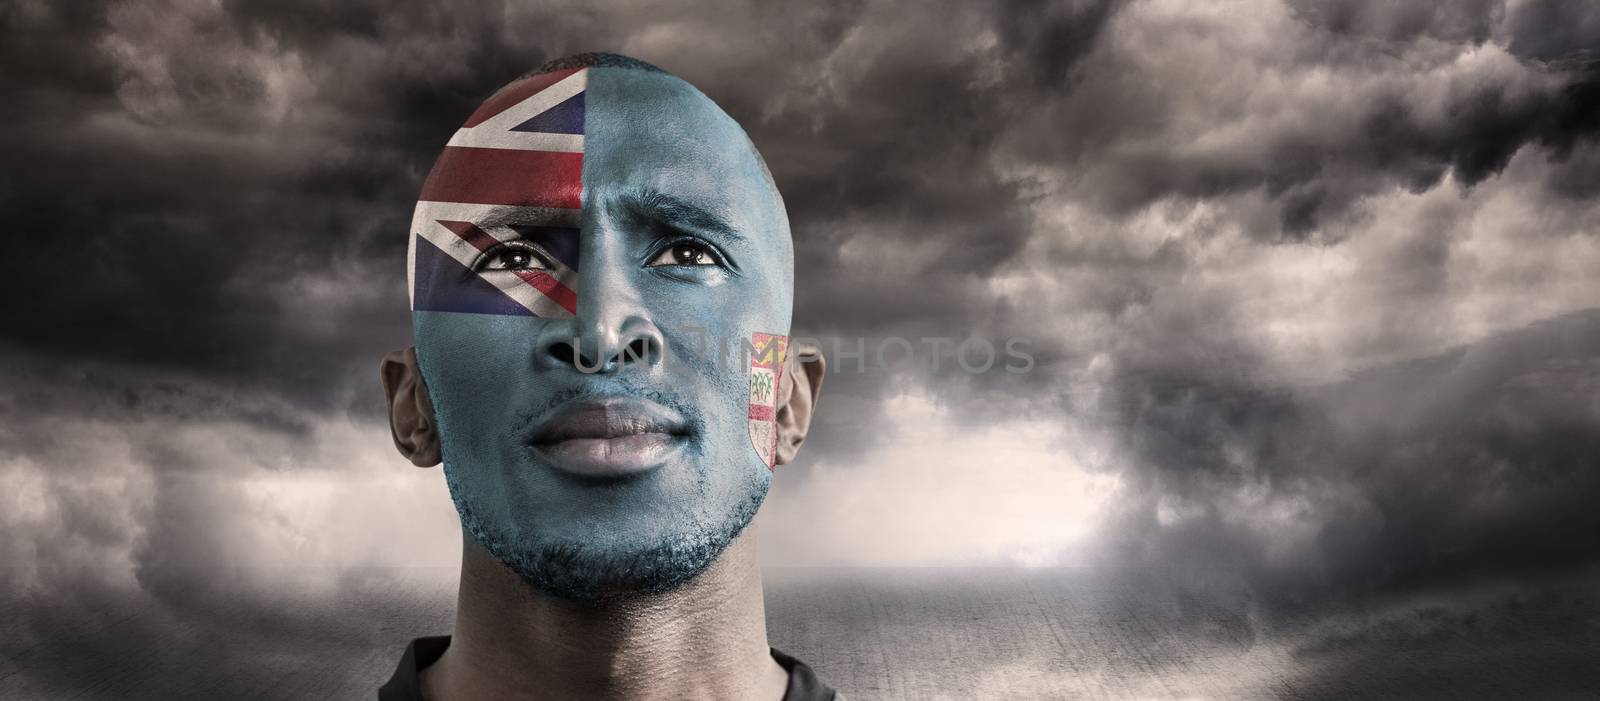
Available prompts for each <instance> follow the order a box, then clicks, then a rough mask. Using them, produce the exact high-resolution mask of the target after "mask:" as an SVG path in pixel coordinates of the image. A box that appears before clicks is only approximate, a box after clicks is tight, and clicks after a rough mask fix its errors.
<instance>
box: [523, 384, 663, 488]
mask: <svg viewBox="0 0 1600 701" xmlns="http://www.w3.org/2000/svg"><path fill="white" fill-rule="evenodd" d="M688 434H689V431H688V423H687V422H686V421H685V420H684V418H683V416H682V415H680V414H679V413H678V412H676V411H673V410H671V409H668V408H667V407H665V406H662V405H660V404H657V403H656V402H652V401H649V400H645V399H638V398H634V397H605V398H600V399H586V400H580V401H574V402H568V403H567V404H563V405H562V406H561V407H560V408H559V409H557V410H556V411H555V412H554V413H552V414H550V415H549V416H548V417H546V418H545V419H544V420H543V421H540V422H539V423H538V424H537V425H536V426H534V428H533V432H532V435H531V438H530V439H529V441H528V445H529V446H530V447H531V448H532V449H533V450H534V452H536V453H538V454H539V455H540V456H542V457H544V458H545V462H547V463H549V464H550V465H551V466H552V467H554V468H555V469H557V470H559V471H561V472H565V473H567V474H570V475H574V476H577V477H583V478H588V479H594V480H615V479H622V478H627V477H632V476H636V475H639V474H642V473H644V472H647V471H649V470H652V469H654V468H656V467H659V466H660V465H662V464H663V463H665V462H666V461H667V460H668V459H669V458H671V457H672V456H673V454H675V453H676V452H677V451H679V450H681V449H682V447H683V444H684V442H685V441H686V440H687V438H688Z"/></svg>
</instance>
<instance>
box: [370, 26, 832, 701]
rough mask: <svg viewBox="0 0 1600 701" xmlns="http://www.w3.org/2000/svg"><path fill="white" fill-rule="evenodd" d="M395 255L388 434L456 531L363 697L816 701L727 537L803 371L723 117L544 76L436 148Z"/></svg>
mask: <svg viewBox="0 0 1600 701" xmlns="http://www.w3.org/2000/svg"><path fill="white" fill-rule="evenodd" d="M409 259H410V260H409V263H410V283H411V295H412V298H411V306H412V310H413V311H412V324H413V330H414V334H415V340H416V346H415V348H413V349H408V350H406V351H398V352H395V353H392V354H390V355H389V356H388V357H387V358H385V359H384V362H383V368H382V373H383V382H384V388H385V390H386V391H387V393H388V397H389V406H390V420H391V426H392V429H393V434H394V442H395V445H396V447H398V448H399V450H400V452H401V454H403V455H405V456H406V457H407V458H408V459H409V460H411V462H412V463H414V464H416V465H418V466H422V467H428V466H432V465H436V464H439V463H440V462H441V461H442V462H443V463H444V471H445V479H446V482H447V483H448V485H449V488H450V494H451V497H452V499H453V501H454V502H455V505H456V510H457V513H458V514H459V515H460V518H461V525H462V530H463V532H464V541H465V545H464V548H463V555H462V565H461V583H460V592H459V596H458V602H457V611H456V623H455V629H454V633H453V635H452V636H444V637H438V638H421V639H418V640H416V641H414V642H413V643H412V644H411V645H410V646H409V647H408V648H407V649H406V651H405V654H404V657H403V659H402V660H401V662H400V665H399V668H398V669H397V670H396V672H395V674H394V677H393V678H392V679H390V680H389V682H388V683H387V684H385V685H384V687H383V688H382V689H381V690H380V692H379V696H380V698H383V699H418V698H426V699H446V700H450V699H494V698H539V699H687V698H695V699H770V700H772V701H777V700H779V699H785V700H787V701H803V700H809V699H831V698H834V697H835V695H834V693H833V692H832V691H831V690H829V689H828V688H827V687H825V686H823V685H822V684H820V683H819V682H818V681H817V680H816V678H815V676H814V675H813V674H812V673H811V671H810V670H809V669H808V668H807V667H806V666H805V665H804V664H801V663H799V662H797V661H795V660H794V659H793V658H791V657H788V656H787V655H784V654H783V653H781V652H779V651H777V650H773V649H771V648H769V647H768V646H767V640H766V623H765V617H764V612H763V606H762V591H761V575H760V570H759V567H758V565H757V558H756V534H755V532H754V529H753V528H746V526H747V525H749V524H750V521H751V519H752V518H753V517H754V516H755V513H756V510H757V509H758V508H759V507H760V505H761V502H762V500H763V499H764V498H765V496H766V492H767V488H768V485H769V484H770V482H771V470H772V468H773V466H775V465H780V464H784V463H786V462H789V461H790V460H792V459H793V458H794V455H795V452H796V451H797V450H798V448H799V446H800V443H801V442H802V441H803V440H804V439H805V435H806V431H807V428H808V427H809V425H810V421H811V413H812V409H813V407H814V406H815V401H816V396H817V392H818V390H819V389H820V387H821V382H822V376H823V363H822V359H821V357H820V356H819V355H817V354H816V353H815V351H814V349H811V348H799V347H797V348H789V343H788V333H789V322H790V310H791V305H792V296H793V290H792V287H793V250H792V244H791V242H790V238H789V226H788V219H787V214H786V213H785V211H784V207H783V201H782V199H781V198H780V197H779V194H778V191H777V188H776V186H775V185H774V184H773V181H772V178H771V175H770V174H769V172H768V171H767V168H766V164H765V163H764V161H763V160H762V158H761V156H760V154H759V153H757V152H756V149H755V147H754V146H753V145H752V144H751V143H750V140H749V138H748V137H747V136H746V135H745V133H744V131H743V130H742V129H741V128H740V127H739V125H738V124H737V123H736V122H734V120H733V119H732V118H730V117H729V116H728V115H727V114H725V113H724V112H723V111H722V110H721V109H720V108H718V107H717V106H716V104H714V103H713V102H712V101H711V100H710V99H709V98H707V97H706V96H705V95H703V94H701V93H700V92H699V91H698V90H696V89H695V88H694V87H693V86H690V85H689V84H688V83H686V82H684V81H683V80H681V79H679V78H677V77H675V76H672V75H670V74H667V73H665V72H663V71H661V70H660V69H658V68H656V67H654V66H651V65H648V64H645V63H643V62H640V61H637V60H634V59H629V58H626V57H623V56H617V55H612V54H583V55H578V56H574V57H569V58H566V59H561V60H558V61H554V62H552V63H549V64H546V65H545V66H543V67H541V68H540V69H538V70H536V71H534V72H533V73H531V74H529V75H527V76H525V77H523V78H521V79H519V80H517V81H514V82H512V83H511V84H509V85H507V86H506V87H504V88H502V89H501V90H500V91H499V92H497V93H495V94H494V95H493V96H491V97H490V98H489V99H488V100H487V101H485V102H484V103H483V105H482V106H481V107H479V109H478V110H477V112H476V113H474V114H473V115H472V117H471V118H470V119H468V120H467V122H466V124H465V125H463V127H462V128H461V129H460V130H458V131H457V132H456V133H455V135H454V136H453V137H452V138H451V140H450V142H449V145H448V146H446V147H445V149H444V152H443V153H442V154H441V155H440V156H439V159H438V160H437V161H436V162H435V164H434V166H433V169H432V171H431V172H430V173H429V175H428V178H427V181H426V183H425V184H424V185H423V190H422V196H421V197H420V198H419V201H418V203H417V208H416V213H415V215H414V217H413V221H412V226H411V249H410V255H409ZM802 356H806V358H807V362H800V358H801V357H802Z"/></svg>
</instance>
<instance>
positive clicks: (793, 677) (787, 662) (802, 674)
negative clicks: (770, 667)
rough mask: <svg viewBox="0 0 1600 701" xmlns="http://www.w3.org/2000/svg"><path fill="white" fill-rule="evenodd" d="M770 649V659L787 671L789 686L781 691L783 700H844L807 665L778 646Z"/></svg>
mask: <svg viewBox="0 0 1600 701" xmlns="http://www.w3.org/2000/svg"><path fill="white" fill-rule="evenodd" d="M771 649H772V659H774V660H777V661H778V666H779V667H782V668H784V670H786V671H788V672H789V688H788V690H786V691H784V692H783V701H844V697H843V696H840V695H839V692H836V691H834V690H833V689H830V688H828V686H827V685H826V684H823V683H822V682H821V681H820V680H818V679H817V674H816V672H813V671H811V667H810V666H809V665H807V664H806V663H804V662H801V661H800V660H797V659H795V658H794V657H792V656H790V655H789V654H788V653H785V652H783V651H782V650H779V649H778V648H771Z"/></svg>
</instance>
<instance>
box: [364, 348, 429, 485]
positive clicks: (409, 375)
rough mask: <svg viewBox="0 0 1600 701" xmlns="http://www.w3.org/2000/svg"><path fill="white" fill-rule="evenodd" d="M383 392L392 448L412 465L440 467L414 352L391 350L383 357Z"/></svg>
mask: <svg viewBox="0 0 1600 701" xmlns="http://www.w3.org/2000/svg"><path fill="white" fill-rule="evenodd" d="M379 371H380V372H382V373H383V391H384V392H385V393H386V394H388V396H389V433H390V434H392V435H393V436H394V447H395V448H397V449H399V451H400V454H401V455H404V456H405V458H406V459H407V460H410V461H411V464H413V465H416V466H417V467H433V466H434V465H437V464H439V461H440V457H439V431H438V428H437V427H438V424H436V423H434V421H433V403H432V402H431V401H429V400H428V388H427V387H426V386H424V385H423V384H422V371H421V370H418V369H417V349H416V348H415V347H412V348H407V349H405V350H397V351H390V352H389V353H388V354H387V355H385V356H383V365H382V367H380V368H379Z"/></svg>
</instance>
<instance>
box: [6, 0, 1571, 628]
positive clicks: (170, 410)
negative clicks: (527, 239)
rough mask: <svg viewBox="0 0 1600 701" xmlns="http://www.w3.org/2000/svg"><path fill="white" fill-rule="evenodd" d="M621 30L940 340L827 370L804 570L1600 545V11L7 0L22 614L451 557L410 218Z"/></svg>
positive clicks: (1317, 588) (1357, 593)
mask: <svg viewBox="0 0 1600 701" xmlns="http://www.w3.org/2000/svg"><path fill="white" fill-rule="evenodd" d="M585 50H607V51H616V52H620V53H625V54H629V55H632V56H636V57H639V58H642V59H645V60H647V61H650V62H652V63H655V64H657V65H660V66H662V67H663V68H665V69H667V70H670V71H672V72H674V73H677V74H678V75H680V76H682V77H684V78H685V79H687V80H689V81H690V82H692V83H694V84H696V85H697V86H699V87H700V88H701V89H702V90H703V91H705V92H706V93H707V94H708V95H710V96H711V97H712V98H713V99H715V100H716V101H717V102H718V103H719V104H721V105H722V106H723V108H724V109H726V110H727V111H728V112H729V113H730V114H732V115H733V116H734V117H735V118H736V119H738V120H739V121H740V122H741V123H742V124H744V126H745V128H746V129H747V130H748V131H749V133H750V135H751V137H752V138H753V139H754V141H755V143H756V144H757V146H758V147H759V148H760V149H761V151H762V152H763V154H764V155H765V156H766V158H767V160H768V162H769V164H770V166H771V169H772V171H773V174H774V176H775V178H776V180H777V182H778V185H779V187H780V189H781V190H782V192H783V194H784V197H785V199H786V202H787V204H788V209H789V212H790V216H791V218H792V225H793V230H794V236H795V247H796V254H797V255H796V257H797V262H796V265H797V283H796V310H795V319H796V322H795V323H796V327H795V333H796V334H797V335H807V336H813V337H817V338H819V339H821V340H822V346H823V350H824V351H825V352H828V353H829V354H830V355H832V354H834V353H835V352H836V349H837V348H839V347H840V345H838V344H846V345H844V346H843V347H845V348H846V349H850V348H853V345H852V344H854V343H856V339H865V340H864V343H865V344H866V346H865V347H866V348H867V349H869V351H870V350H871V349H873V348H875V347H877V346H876V344H879V343H881V342H882V339H885V338H888V337H900V338H905V339H910V340H912V341H913V342H915V343H917V347H918V348H919V353H918V355H917V356H916V357H915V358H913V359H912V360H911V361H908V362H896V363H891V364H890V365H891V367H876V366H875V365H876V357H875V356H874V354H872V353H870V352H869V354H868V356H867V358H866V360H865V362H864V363H858V362H856V361H853V360H844V361H843V362H840V361H839V359H835V363H834V365H835V369H836V370H839V371H840V372H836V373H835V374H833V375H831V376H830V377H829V378H828V379H827V382H826V385H825V390H824V397H823V399H822V403H821V407H820V413H819V416H818V424H817V425H816V426H815V427H814V429H813V433H812V438H811V439H810V440H809V441H808V443H807V444H806V449H805V451H804V452H803V453H802V455H801V458H800V461H799V463H798V464H795V465H791V466H786V467H783V468H781V469H780V476H779V479H778V480H777V482H776V484H775V487H774V491H773V494H772V496H771V498H770V499H769V501H768V504H767V507H766V508H765V511H764V514H763V516H762V538H763V548H764V556H765V557H766V559H767V561H768V562H769V563H771V564H773V565H843V566H852V567H882V566H896V567H898V566H922V565H962V566H965V565H1002V566H1015V567H1046V566H1080V565H1081V566H1096V567H1117V566H1125V565H1141V566H1142V565H1161V566H1179V567H1189V566H1193V567H1201V568H1214V569H1217V570H1221V571H1226V572H1227V573H1229V576H1230V577H1236V578H1238V579H1239V580H1240V581H1241V582H1244V583H1245V584H1246V585H1248V586H1249V587H1251V588H1252V590H1253V591H1255V592H1257V596H1258V597H1259V598H1260V600H1261V601H1263V602H1267V604H1268V605H1269V606H1270V605H1271V604H1272V603H1273V602H1286V603H1285V604H1284V605H1285V606H1287V605H1288V603H1287V602H1302V601H1308V600H1309V601H1318V600H1331V599H1338V600H1349V599H1352V598H1355V599H1359V598H1362V597H1371V596H1382V595H1386V594H1389V593H1393V592H1408V591H1427V590H1432V589H1437V588H1439V587H1445V586H1454V585H1458V584H1463V583H1470V582H1477V581H1488V580H1495V581H1500V580H1503V579H1504V578H1508V577H1509V578H1513V579H1515V578H1517V577H1524V576H1526V577H1532V576H1537V575H1543V574H1548V573H1559V572H1563V571H1575V570H1581V569H1583V568H1586V567H1590V566H1592V565H1595V564H1596V563H1597V562H1600V509H1596V508H1595V506H1594V504H1595V503H1596V501H1597V500H1600V469H1597V468H1600V464H1597V463H1600V204H1597V199H1596V196H1597V195H1600V10H1597V9H1596V8H1595V7H1594V5H1593V4H1591V3H1586V2H1583V1H1582V0H1506V1H1503V2H1501V1H1491V0H1464V1H1463V2H1456V3H1397V2H1385V1H1382V0H1332V1H1327V2H1311V1H1309V0H1290V1H1288V2H1284V1H1282V0H1241V1H1239V2H1222V3H1203V4H1202V3H1186V2H1170V1H1160V0H1141V1H1135V2H1114V1H1110V0H1098V1H1097V0H1073V1H1069V2H1041V1H1038V0H1006V1H1004V2H998V3H991V4H989V5H988V6H980V5H978V4H969V3H961V4H956V3H951V4H947V5H943V6H940V5H936V4H930V3H921V2H908V1H888V2H869V1H841V2H831V3H783V4H782V5H779V6H775V7H773V8H770V9H764V10H761V11H757V10H754V9H751V8H749V7H747V6H745V5H743V4H740V3H718V2H704V3H699V4H698V8H697V9H694V10H684V9H683V8H676V9H673V10H671V11H666V10H664V9H663V8H660V7H657V6H656V5H655V4H652V3H642V2H640V3H620V4H615V5H608V6H607V7H605V8H600V7H596V6H595V4H594V3H588V2H585V3H560V2H549V3H506V4H503V5H502V4H494V3H487V4H485V3H468V2H422V1H421V0H416V1H412V2H400V3H377V2H370V1H365V0H363V1H358V2H337V3H336V2H326V1H323V0H290V1H288V2H283V1H278V2H265V1H259V2H254V1H252V2H245V1H226V0H162V1H159V2H116V3H102V2H64V1H49V2H46V1H44V0H0V67H3V68H0V115H3V119H4V123H5V127H6V128H5V129H3V130H0V148H3V149H4V153H5V154H6V158H5V161H6V163H7V164H8V167H7V168H5V170H4V172H3V173H0V207H3V208H4V212H5V215H6V216H5V221H7V222H8V224H9V227H10V234H9V235H7V236H6V237H5V239H4V241H5V244H4V245H5V250H4V254H3V255H0V285H3V286H4V291H5V294H6V296H7V298H9V299H11V300H13V301H12V303H10V304H8V305H5V306H4V307H3V308H0V359H3V360H0V562H3V563H4V565H3V566H0V593H4V594H5V595H6V599H7V602H6V610H8V611H10V612H12V613H13V615H15V616H18V617H20V618H19V619H18V620H23V621H27V622H29V624H30V625H31V626H32V627H31V628H29V630H30V631H31V632H29V633H27V634H24V635H23V636H22V639H21V641H20V642H18V643H17V644H18V645H25V644H27V641H28V640H29V639H30V638H29V636H37V635H44V634H46V633H41V632H39V631H48V630H50V629H51V627H52V626H62V625H68V626H70V625H73V621H78V620H82V619H81V618H75V617H74V615H75V614H74V611H76V610H78V609H80V608H93V607H94V606H95V605H96V602H99V601H103V600H104V598H103V597H105V596H110V595H113V594H115V595H117V596H123V595H130V594H131V595H139V596H146V597H150V600H152V601H171V600H173V599H175V598H179V597H194V596H201V595H205V594H206V593H208V592H209V593H211V594H213V595H218V596H221V595H224V594H227V595H230V596H231V595H235V594H237V593H238V592H241V591H247V590H248V591H263V590H267V589H270V588H272V587H274V586H277V584H278V583H280V582H281V581H287V580H288V579H293V578H296V577H300V576H301V575H302V574H303V573H304V572H307V571H334V572H338V571H342V570H346V569H350V568H362V567H386V566H408V565H428V566H442V567H449V566H451V565H452V564H453V563H454V562H455V559H456V557H457V556H458V554H459V547H460V546H459V535H458V531H457V530H456V528H455V525H454V513H453V511H452V509H451V508H450V505H449V502H448V495H447V494H446V492H445V490H444V486H443V477H442V474H440V472H439V471H437V470H417V469H415V468H412V467H410V466H409V465H408V464H407V463H406V462H405V461H404V460H402V459H400V458H399V457H398V455H396V454H395V453H394V451H393V449H392V447H391V446H390V445H389V439H388V436H387V429H386V427H385V426H384V424H383V422H382V401H381V391H380V387H379V384H378V382H377V374H376V367H377V360H378V358H379V357H380V355H381V354H382V353H383V352H384V351H387V350H390V349H393V348H399V347H403V346H405V345H408V344H409V333H410V329H409V318H408V314H407V312H406V291H405V273H404V257H405V255H404V252H405V245H406V239H405V233H406V227H407V223H408V221H409V218H410V214H411V207H412V202H413V201H414V200H415V198H416V195H417V192H418V190H419V187H420V184H421V180H422V178H423V176H424V175H425V174H426V170H427V168H428V166H429V165H430V164H431V160H432V158H433V156H434V155H435V154H436V153H437V151H438V149H439V148H440V146H441V145H442V144H443V143H444V141H445V140H446V139H447V138H448V137H449V135H450V134H451V133H452V131H453V130H454V129H455V127H456V126H458V125H459V123H460V122H461V121H462V120H463V118H464V117H465V116H466V115H467V114H468V113H469V112H470V111H471V110H472V108H473V107H474V106H475V105H476V103H477V102H478V101H479V100H481V99H482V98H483V97H484V96H486V95H487V94H488V93H489V92H491V91H492V90H493V89H494V88H495V87H497V86H498V85H500V84H502V83H504V82H506V81H507V80H509V79H511V78H513V77H515V76H517V75H519V74H521V73H522V72H524V71H526V70H527V69H529V68H531V67H533V66H536V65H538V64H539V63H541V62H543V61H545V60H547V59H550V58H553V57H557V56H561V55H565V54H569V53H574V52H578V51H585ZM924 338H948V339H953V341H954V342H960V341H961V340H963V339H969V338H981V339H991V340H993V341H994V342H995V343H996V344H997V345H998V344H1002V343H1004V341H1005V340H1006V339H1026V342H1027V344H1028V345H1027V348H1028V350H1029V351H1030V352H1031V354H1032V356H1033V358H1034V364H1033V366H1032V367H1031V369H1030V370H1029V371H1028V372H1026V373H1020V374H1019V373H1008V372H1005V371H1004V369H1003V361H1004V359H1003V358H1002V362H1001V363H1000V364H997V365H996V366H995V367H994V368H992V369H991V370H990V371H989V372H985V373H976V374H974V373H969V372H964V371H962V369H961V366H960V365H959V364H958V363H956V362H955V358H954V357H952V356H950V355H948V349H947V350H946V354H945V355H943V356H938V354H934V353H930V352H925V351H926V349H927V348H928V346H926V345H924V344H923V343H922V342H921V341H920V339H924ZM889 355H890V357H891V359H895V358H898V357H899V355H900V354H899V353H898V352H891V353H890V354H889ZM936 360H937V361H941V362H938V367H937V368H936V367H935V366H934V365H935V361H936Z"/></svg>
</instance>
